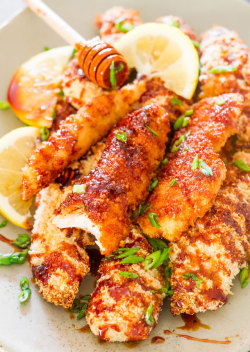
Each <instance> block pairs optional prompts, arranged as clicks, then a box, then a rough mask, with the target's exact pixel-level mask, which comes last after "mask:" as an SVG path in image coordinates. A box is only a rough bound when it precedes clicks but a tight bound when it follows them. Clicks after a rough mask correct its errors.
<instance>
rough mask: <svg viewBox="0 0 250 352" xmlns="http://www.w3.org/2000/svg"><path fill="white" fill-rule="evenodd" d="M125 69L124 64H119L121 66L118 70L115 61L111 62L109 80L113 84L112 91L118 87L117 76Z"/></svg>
mask: <svg viewBox="0 0 250 352" xmlns="http://www.w3.org/2000/svg"><path fill="white" fill-rule="evenodd" d="M123 68H124V65H123V63H122V62H120V63H119V66H118V67H117V68H115V61H114V60H113V61H112V62H111V65H110V76H109V79H110V84H111V87H112V89H115V88H116V85H117V82H116V75H117V73H119V72H121V71H122V70H123Z"/></svg>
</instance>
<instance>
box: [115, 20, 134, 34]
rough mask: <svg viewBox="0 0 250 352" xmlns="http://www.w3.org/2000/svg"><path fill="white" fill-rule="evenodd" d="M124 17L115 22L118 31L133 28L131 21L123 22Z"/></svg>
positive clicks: (125, 31) (127, 30)
mask: <svg viewBox="0 0 250 352" xmlns="http://www.w3.org/2000/svg"><path fill="white" fill-rule="evenodd" d="M124 21H125V19H122V20H120V21H119V22H117V23H116V26H117V29H118V31H119V32H122V33H127V32H129V31H131V30H132V29H134V28H135V26H133V25H132V24H131V23H128V22H127V23H124Z"/></svg>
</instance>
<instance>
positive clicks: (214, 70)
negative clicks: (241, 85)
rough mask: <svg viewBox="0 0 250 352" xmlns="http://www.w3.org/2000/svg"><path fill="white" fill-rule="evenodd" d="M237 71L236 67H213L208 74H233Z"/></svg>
mask: <svg viewBox="0 0 250 352" xmlns="http://www.w3.org/2000/svg"><path fill="white" fill-rule="evenodd" d="M236 70H237V67H234V66H215V67H213V68H211V70H210V71H209V72H210V73H226V72H234V71H236Z"/></svg>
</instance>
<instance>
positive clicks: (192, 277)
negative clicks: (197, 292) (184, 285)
mask: <svg viewBox="0 0 250 352" xmlns="http://www.w3.org/2000/svg"><path fill="white" fill-rule="evenodd" d="M182 278H183V279H187V280H188V279H192V280H194V281H197V283H196V287H199V286H200V285H201V283H202V282H203V280H202V279H199V278H198V277H197V276H196V275H195V274H194V273H185V274H184V275H182Z"/></svg>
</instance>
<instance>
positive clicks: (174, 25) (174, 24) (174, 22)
mask: <svg viewBox="0 0 250 352" xmlns="http://www.w3.org/2000/svg"><path fill="white" fill-rule="evenodd" d="M171 26H173V27H176V28H180V24H179V22H177V21H176V20H173V22H172V24H171Z"/></svg>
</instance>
